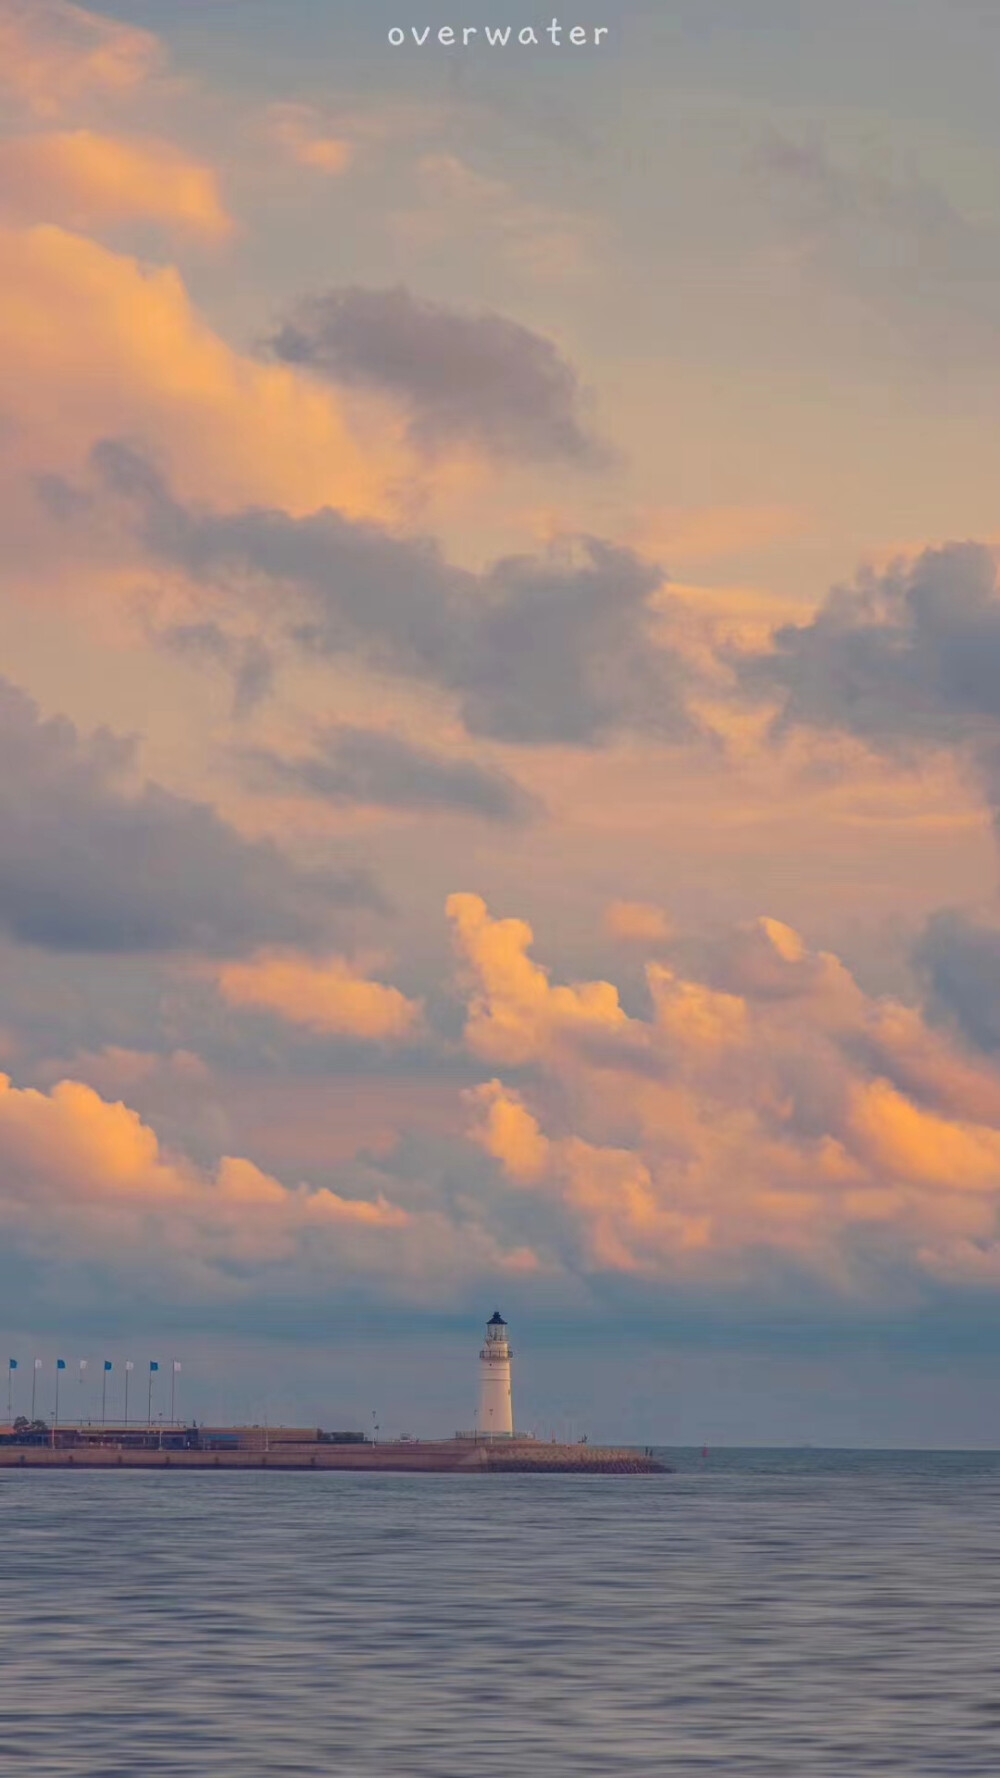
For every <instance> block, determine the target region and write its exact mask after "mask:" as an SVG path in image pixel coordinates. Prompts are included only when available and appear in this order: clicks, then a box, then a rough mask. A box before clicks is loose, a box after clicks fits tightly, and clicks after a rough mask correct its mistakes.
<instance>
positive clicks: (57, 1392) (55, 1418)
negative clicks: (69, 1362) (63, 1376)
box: [52, 1358, 62, 1432]
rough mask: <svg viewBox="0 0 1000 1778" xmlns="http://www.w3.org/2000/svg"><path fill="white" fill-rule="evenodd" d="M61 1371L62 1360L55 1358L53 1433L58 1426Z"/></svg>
mask: <svg viewBox="0 0 1000 1778" xmlns="http://www.w3.org/2000/svg"><path fill="white" fill-rule="evenodd" d="M61 1370H62V1359H61V1358H57V1359H56V1411H55V1415H54V1418H53V1421H52V1430H53V1432H54V1431H55V1429H56V1427H57V1426H58V1424H59V1373H60V1371H61Z"/></svg>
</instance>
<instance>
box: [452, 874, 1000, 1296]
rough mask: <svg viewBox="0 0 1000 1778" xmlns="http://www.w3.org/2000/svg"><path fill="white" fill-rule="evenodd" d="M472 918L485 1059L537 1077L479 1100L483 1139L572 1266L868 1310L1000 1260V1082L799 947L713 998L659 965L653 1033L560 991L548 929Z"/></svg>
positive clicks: (460, 916)
mask: <svg viewBox="0 0 1000 1778" xmlns="http://www.w3.org/2000/svg"><path fill="white" fill-rule="evenodd" d="M454 899H455V898H453V903H454ZM457 901H458V905H457V906H455V905H451V913H452V917H453V919H455V920H456V921H457V922H458V929H459V941H460V946H461V954H462V957H463V961H464V968H465V971H466V976H465V979H466V982H467V987H468V993H469V1015H470V1016H469V1023H468V1026H467V1031H466V1035H467V1041H468V1044H469V1047H470V1049H471V1050H472V1051H473V1052H474V1053H475V1054H477V1055H480V1056H483V1057H484V1058H487V1059H489V1060H490V1061H491V1062H493V1063H494V1064H497V1063H499V1064H500V1065H501V1067H504V1066H510V1065H516V1066H517V1067H518V1068H519V1069H522V1070H523V1068H524V1066H525V1064H530V1066H531V1074H530V1077H529V1083H528V1084H524V1082H523V1078H522V1080H521V1081H519V1082H518V1083H517V1084H515V1083H510V1082H505V1081H504V1080H503V1079H494V1080H492V1081H489V1082H487V1083H485V1084H484V1085H483V1086H481V1087H480V1088H477V1089H475V1090H473V1091H472V1092H470V1093H469V1094H468V1095H467V1101H468V1103H469V1104H470V1106H471V1108H472V1112H473V1123H472V1128H471V1132H470V1133H471V1135H472V1137H473V1140H475V1141H476V1142H477V1143H478V1144H479V1146H481V1147H482V1148H483V1149H485V1151H486V1152H487V1153H488V1154H489V1155H490V1156H492V1158H493V1159H494V1160H495V1162H496V1163H497V1165H498V1167H499V1169H500V1171H501V1173H502V1175H503V1176H504V1177H505V1178H506V1179H507V1180H508V1181H509V1183H510V1185H511V1187H512V1188H513V1189H514V1190H516V1191H517V1192H519V1193H523V1192H525V1191H529V1192H530V1193H531V1194H532V1196H533V1198H535V1199H536V1200H538V1201H539V1202H541V1203H546V1204H548V1205H549V1207H550V1212H551V1214H552V1215H553V1216H554V1217H556V1218H557V1222H556V1223H555V1224H554V1225H553V1227H554V1228H557V1229H558V1233H555V1234H554V1235H553V1239H554V1241H555V1242H556V1245H557V1248H558V1250H559V1252H560V1253H561V1254H562V1256H563V1258H564V1261H565V1262H566V1263H571V1264H575V1265H579V1266H580V1267H582V1269H583V1270H585V1271H592V1270H602V1269H611V1270H615V1271H634V1272H637V1273H644V1274H647V1275H649V1276H651V1277H660V1278H670V1277H685V1278H702V1279H714V1280H716V1281H717V1282H718V1281H719V1280H721V1279H725V1278H733V1279H735V1278H743V1279H746V1278H748V1277H754V1276H755V1275H758V1274H759V1273H760V1269H761V1267H764V1268H765V1271H766V1268H767V1265H768V1264H769V1263H772V1262H773V1261H775V1260H776V1259H777V1257H778V1256H783V1259H782V1263H788V1262H792V1263H793V1264H794V1265H795V1266H796V1267H798V1268H801V1269H802V1270H803V1271H804V1272H806V1273H807V1274H808V1273H811V1274H814V1275H815V1276H817V1277H818V1278H820V1279H821V1280H822V1281H823V1284H824V1286H825V1287H827V1288H830V1287H833V1288H837V1289H845V1290H850V1291H852V1292H856V1291H860V1290H876V1289H877V1288H878V1283H877V1280H878V1279H879V1277H880V1275H881V1272H882V1270H883V1268H886V1267H888V1268H889V1269H890V1270H891V1269H893V1268H895V1269H897V1270H902V1271H903V1272H911V1273H920V1272H937V1271H940V1270H942V1268H947V1267H948V1266H953V1264H954V1263H955V1262H954V1261H953V1258H952V1259H949V1258H948V1256H949V1254H952V1253H953V1246H954V1243H955V1242H956V1241H959V1242H961V1243H964V1247H963V1254H964V1260H963V1265H964V1266H965V1269H966V1270H968V1269H969V1255H970V1252H971V1247H970V1243H975V1242H980V1243H982V1244H983V1251H984V1252H987V1251H989V1250H990V1244H991V1243H992V1242H994V1241H997V1240H1000V1098H998V1096H997V1091H996V1087H997V1083H996V1080H995V1077H994V1076H993V1074H992V1071H991V1070H989V1069H987V1068H986V1067H985V1066H984V1065H978V1064H975V1063H973V1062H972V1061H971V1060H969V1059H968V1058H967V1057H963V1055H962V1054H961V1052H959V1051H958V1050H957V1048H956V1047H955V1046H954V1045H953V1044H949V1043H947V1042H946V1041H945V1040H944V1039H943V1038H942V1037H940V1036H939V1035H935V1034H934V1033H932V1032H930V1031H929V1030H927V1028H926V1027H925V1026H924V1025H923V1023H922V1021H921V1019H920V1017H919V1015H918V1014H917V1013H915V1012H914V1011H913V1010H912V1009H908V1008H904V1007H901V1006H898V1005H897V1004H895V1003H894V1002H892V1001H878V1000H870V999H868V998H867V997H866V996H865V995H864V994H863V993H862V992H861V990H860V989H859V988H858V986H857V984H856V983H854V982H853V981H852V979H851V977H850V975H849V973H848V972H847V971H846V970H845V969H844V967H843V965H842V964H841V963H840V962H839V961H838V960H837V959H836V958H834V957H832V956H829V955H826V954H824V953H813V952H810V951H809V950H808V948H807V947H806V945H805V944H804V943H803V941H802V939H801V938H800V936H799V935H798V934H797V933H795V932H793V931H792V930H791V929H790V928H789V927H788V926H786V925H784V924H783V923H781V922H779V921H773V920H762V921H757V922H754V923H753V924H752V925H751V926H748V927H746V928H745V929H743V930H742V931H741V932H740V933H737V934H735V935H734V937H733V939H732V940H731V941H730V942H729V943H728V944H727V945H724V946H721V947H720V948H719V949H718V950H717V952H716V959H715V965H714V976H715V980H714V981H712V982H708V981H702V980H696V979H685V978H683V977H681V976H678V975H677V974H675V973H674V972H672V971H670V970H668V969H666V968H665V967H664V966H663V965H662V963H659V962H652V963H650V965H649V966H648V970H647V980H648V987H649V995H650V1002H651V1017H650V1018H648V1019H646V1018H636V1017H627V1016H626V1015H625V1013H624V1012H623V1011H622V1009H621V1007H620V1003H619V1002H618V1001H617V996H616V994H615V990H614V989H613V988H612V986H611V985H610V984H609V983H582V984H581V983H577V984H576V985H574V986H573V987H572V988H563V987H559V986H555V985H553V984H552V983H551V981H550V978H549V976H548V973H547V972H546V971H544V970H543V969H541V968H540V966H538V965H536V964H534V963H533V962H532V961H531V959H530V958H529V957H528V956H527V947H528V944H529V942H530V937H531V934H530V928H528V927H527V926H525V924H524V923H523V922H521V921H515V920H506V921H493V920H492V919H491V918H490V916H489V914H488V913H487V911H486V909H485V908H484V906H483V904H482V903H481V902H479V901H478V900H477V899H476V898H475V897H459V898H457ZM585 1009H586V1011H585ZM596 1009H601V1010H602V1012H603V1015H604V1016H603V1017H602V1016H599V1015H597V1014H596ZM588 1014H589V1016H588ZM609 1014H610V1015H611V1016H608V1015H609ZM876 1231H877V1233H876ZM573 1255H575V1256H576V1257H575V1259H573V1258H572V1257H571V1256H573Z"/></svg>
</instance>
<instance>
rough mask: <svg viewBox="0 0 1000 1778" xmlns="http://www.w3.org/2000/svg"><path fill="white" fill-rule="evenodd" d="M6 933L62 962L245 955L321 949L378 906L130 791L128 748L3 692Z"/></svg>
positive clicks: (173, 805) (2, 688)
mask: <svg viewBox="0 0 1000 1778" xmlns="http://www.w3.org/2000/svg"><path fill="white" fill-rule="evenodd" d="M0 743H2V749H3V759H4V774H3V778H2V781H0V833H2V835H3V843H2V845H0V926H2V927H3V928H5V929H6V931H7V932H9V933H10V934H11V935H12V936H13V937H15V938H16V939H18V940H20V941H21V942H22V943H27V944H35V945H42V946H46V947H49V948H51V949H54V950H66V951H73V950H77V951H106V952H115V951H122V952H128V951H175V950H197V951H201V950H205V951H209V952H221V953H223V954H226V953H232V952H240V951H243V950H246V949H249V948H251V947H253V946H255V945H259V944H260V943H262V942H268V941H270V942H272V943H275V942H277V943H281V942H285V943H289V942H291V943H294V942H297V941H302V940H315V939H316V938H318V937H320V936H322V935H323V934H324V933H325V932H328V931H329V929H330V925H331V922H332V920H333V919H334V917H335V912H336V909H337V908H338V907H343V906H345V905H351V904H352V903H354V904H357V903H358V902H361V903H364V902H369V903H370V902H371V900H372V897H373V891H372V889H371V886H370V884H367V883H366V882H365V880H364V879H363V878H362V877H361V876H352V875H351V874H349V873H344V874H341V875H340V876H337V875H335V874H332V873H331V874H330V875H329V876H326V877H320V876H313V877H310V876H307V875H305V874H303V873H300V872H298V871H296V870H295V869H294V867H293V866H292V865H290V864H289V863H288V862H287V861H286V860H285V859H284V858H283V857H282V855H281V853H280V852H278V850H277V849H276V848H275V847H274V846H272V845H270V844H269V843H266V842H250V841H248V840H244V839H243V838H242V837H241V836H240V835H239V834H238V833H237V832H236V831H235V829H233V828H232V827H230V826H228V825H227V824H226V822H224V821H223V820H222V819H221V818H220V817H219V816H218V815H217V814H216V813H215V811H214V810H213V809H212V808H210V807H209V806H208V805H207V804H202V803H196V802H191V801H188V800H186V799H185V798H182V797H178V796H174V795H172V794H171V793H170V792H169V791H167V790H164V789H162V788H161V787H160V786H158V785H156V784H150V783H147V784H145V785H144V786H142V787H141V788H140V789H138V790H135V791H132V790H130V789H128V788H127V787H126V784H127V779H128V777H129V775H130V774H131V773H132V771H133V769H134V765H135V748H134V744H133V743H132V742H131V741H127V740H122V739H119V738H117V737H115V736H113V735H111V734H109V733H108V732H107V730H100V731H98V732H97V733H96V734H95V735H93V736H91V737H90V738H89V739H84V738H83V737H81V736H80V735H79V734H78V733H77V731H76V729H75V728H74V727H73V725H72V724H71V723H70V722H67V721H66V720H65V718H62V717H55V718H51V719H49V720H43V718H42V716H41V714H40V712H39V711H38V709H37V707H36V706H35V705H34V704H33V703H32V701H31V700H30V698H28V697H26V696H25V694H24V693H23V692H21V691H19V690H17V688H16V687H14V686H12V685H10V684H9V683H8V682H6V681H0Z"/></svg>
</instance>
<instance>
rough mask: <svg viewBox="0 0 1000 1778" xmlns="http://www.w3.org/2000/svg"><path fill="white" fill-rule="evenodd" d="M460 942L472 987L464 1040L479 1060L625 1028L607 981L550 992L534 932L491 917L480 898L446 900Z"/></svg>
mask: <svg viewBox="0 0 1000 1778" xmlns="http://www.w3.org/2000/svg"><path fill="white" fill-rule="evenodd" d="M447 911H448V916H449V918H450V919H451V920H452V922H453V925H454V932H455V943H456V946H457V948H458V952H459V956H460V958H461V960H462V963H463V965H464V971H463V973H464V979H465V980H466V981H467V982H468V983H469V985H470V987H471V998H470V1002H469V1022H468V1024H467V1026H466V1038H467V1041H468V1043H469V1046H470V1048H471V1049H473V1050H474V1051H475V1053H476V1055H479V1056H485V1057H488V1058H489V1059H490V1060H491V1061H497V1062H523V1061H528V1060H529V1059H530V1058H531V1057H533V1056H535V1055H537V1054H538V1053H539V1052H540V1051H541V1050H543V1049H544V1048H545V1047H546V1046H547V1044H548V1043H549V1042H550V1041H551V1040H552V1039H554V1038H556V1039H557V1038H558V1035H559V1033H560V1032H561V1031H564V1030H580V1029H589V1030H591V1031H595V1032H600V1031H607V1030H615V1029H619V1028H621V1027H622V1026H623V1025H624V1024H625V1022H626V1021H625V1014H624V1012H623V1011H622V1008H621V1005H620V1003H619V999H618V990H617V989H616V988H614V987H613V986H612V985H611V983H610V982H584V983H582V984H577V985H575V986H573V987H557V988H553V987H552V986H551V984H550V982H549V978H548V974H547V972H546V971H545V970H544V969H542V968H541V967H540V965H539V964H537V963H535V962H533V961H532V959H531V958H530V957H529V956H528V947H529V946H530V944H531V941H532V936H533V935H532V931H531V927H530V926H529V925H527V923H526V922H525V921H524V920H493V919H491V918H490V914H489V910H488V909H487V907H486V904H485V902H484V901H482V899H481V898H480V897H479V896H478V895H452V896H450V897H449V899H448V907H447Z"/></svg>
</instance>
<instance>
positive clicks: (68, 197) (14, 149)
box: [0, 130, 234, 241]
mask: <svg viewBox="0 0 1000 1778" xmlns="http://www.w3.org/2000/svg"><path fill="white" fill-rule="evenodd" d="M0 206H2V208H3V209H4V210H6V212H7V213H8V214H14V215H16V216H18V217H23V218H25V219H26V220H29V221H33V222H48V223H59V224H62V225H64V226H65V227H67V228H72V229H90V228H97V229H100V228H102V227H105V226H108V225H110V226H114V225H115V224H118V223H126V222H135V221H149V222H157V223H162V224H163V225H164V226H165V227H167V228H168V229H171V230H173V231H176V232H178V233H183V234H191V235H196V236H201V237H202V238H203V239H205V240H208V241H221V240H225V239H226V238H227V237H228V236H229V235H230V234H231V233H232V231H233V226H234V225H233V222H232V219H231V217H230V216H228V215H227V213H226V210H225V208H224V206H223V203H222V199H221V196H220V194H219V188H218V181H217V179H216V176H215V173H214V172H213V171H212V169H211V168H210V167H206V166H203V165H201V164H200V163H199V162H198V161H194V160H191V159H190V158H189V157H188V156H187V155H186V154H184V153H183V152H182V151H181V150H180V149H179V148H175V147H174V146H173V144H172V143H169V142H161V141H155V140H141V139H138V138H137V139H133V140H125V139H124V138H119V137H115V136H106V135H99V134H98V133H97V132H95V131H94V130H64V131H56V132H53V133H51V134H43V135H32V136H22V137H15V138H11V139H8V140H7V141H5V142H0Z"/></svg>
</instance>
